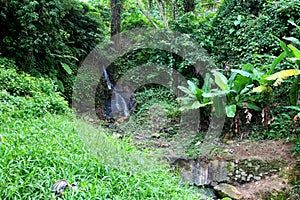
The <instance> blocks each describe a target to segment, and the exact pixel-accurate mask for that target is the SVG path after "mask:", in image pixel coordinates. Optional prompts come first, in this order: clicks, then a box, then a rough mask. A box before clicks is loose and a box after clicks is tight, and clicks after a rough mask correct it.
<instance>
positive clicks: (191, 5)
mask: <svg viewBox="0 0 300 200" xmlns="http://www.w3.org/2000/svg"><path fill="white" fill-rule="evenodd" d="M183 4H184V12H185V13H188V12H194V10H195V7H196V3H195V0H184V3H183Z"/></svg>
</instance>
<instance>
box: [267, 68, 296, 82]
mask: <svg viewBox="0 0 300 200" xmlns="http://www.w3.org/2000/svg"><path fill="white" fill-rule="evenodd" d="M299 74H300V70H298V69H287V70H282V71H280V72H277V73H275V74H272V75H270V76H267V77H266V78H265V79H266V80H276V79H279V78H280V79H283V80H284V79H286V78H288V77H291V76H297V75H299Z"/></svg>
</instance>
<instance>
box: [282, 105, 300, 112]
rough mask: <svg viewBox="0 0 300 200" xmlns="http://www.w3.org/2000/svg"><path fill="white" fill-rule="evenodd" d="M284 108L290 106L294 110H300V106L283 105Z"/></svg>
mask: <svg viewBox="0 0 300 200" xmlns="http://www.w3.org/2000/svg"><path fill="white" fill-rule="evenodd" d="M283 108H289V109H292V110H296V111H300V106H283Z"/></svg>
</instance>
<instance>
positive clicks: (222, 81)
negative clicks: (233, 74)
mask: <svg viewBox="0 0 300 200" xmlns="http://www.w3.org/2000/svg"><path fill="white" fill-rule="evenodd" d="M213 74H214V76H215V82H216V84H217V85H218V86H219V87H220V88H221V89H222V90H228V86H227V81H228V80H227V78H226V77H225V76H224V75H223V74H222V73H220V72H218V71H213Z"/></svg>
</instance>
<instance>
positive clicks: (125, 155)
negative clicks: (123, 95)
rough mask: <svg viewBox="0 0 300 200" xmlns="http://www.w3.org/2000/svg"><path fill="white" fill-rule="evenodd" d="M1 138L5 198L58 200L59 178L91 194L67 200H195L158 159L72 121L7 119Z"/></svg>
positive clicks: (0, 184)
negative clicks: (56, 194) (56, 184)
mask: <svg viewBox="0 0 300 200" xmlns="http://www.w3.org/2000/svg"><path fill="white" fill-rule="evenodd" d="M5 121H6V123H1V125H0V133H1V134H2V136H3V141H2V142H0V155H1V156H0V199H53V198H54V194H53V193H52V192H51V189H50V188H51V186H52V185H53V184H54V183H55V182H56V181H57V180H59V179H67V180H68V181H70V182H74V181H77V182H79V186H80V187H81V188H84V190H85V191H70V190H68V191H66V192H65V194H64V197H65V199H195V195H193V194H194V192H193V191H192V189H189V188H187V187H185V186H183V185H181V184H180V181H179V179H178V177H174V176H173V175H171V173H169V171H168V170H167V168H166V166H165V165H164V164H162V163H159V161H157V160H156V158H155V157H152V156H149V155H147V154H145V153H141V152H139V151H137V150H135V149H134V148H133V147H131V146H130V145H128V144H127V143H126V142H116V141H114V140H112V139H111V138H110V137H109V136H107V135H106V134H105V133H104V131H105V130H104V129H101V128H100V129H95V128H93V127H92V126H91V125H88V124H87V123H85V122H82V121H80V120H75V121H74V119H73V118H72V117H70V116H69V117H66V116H59V115H53V114H48V115H45V116H44V117H41V118H37V119H33V118H29V119H24V120H23V119H11V120H9V119H7V120H5Z"/></svg>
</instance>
